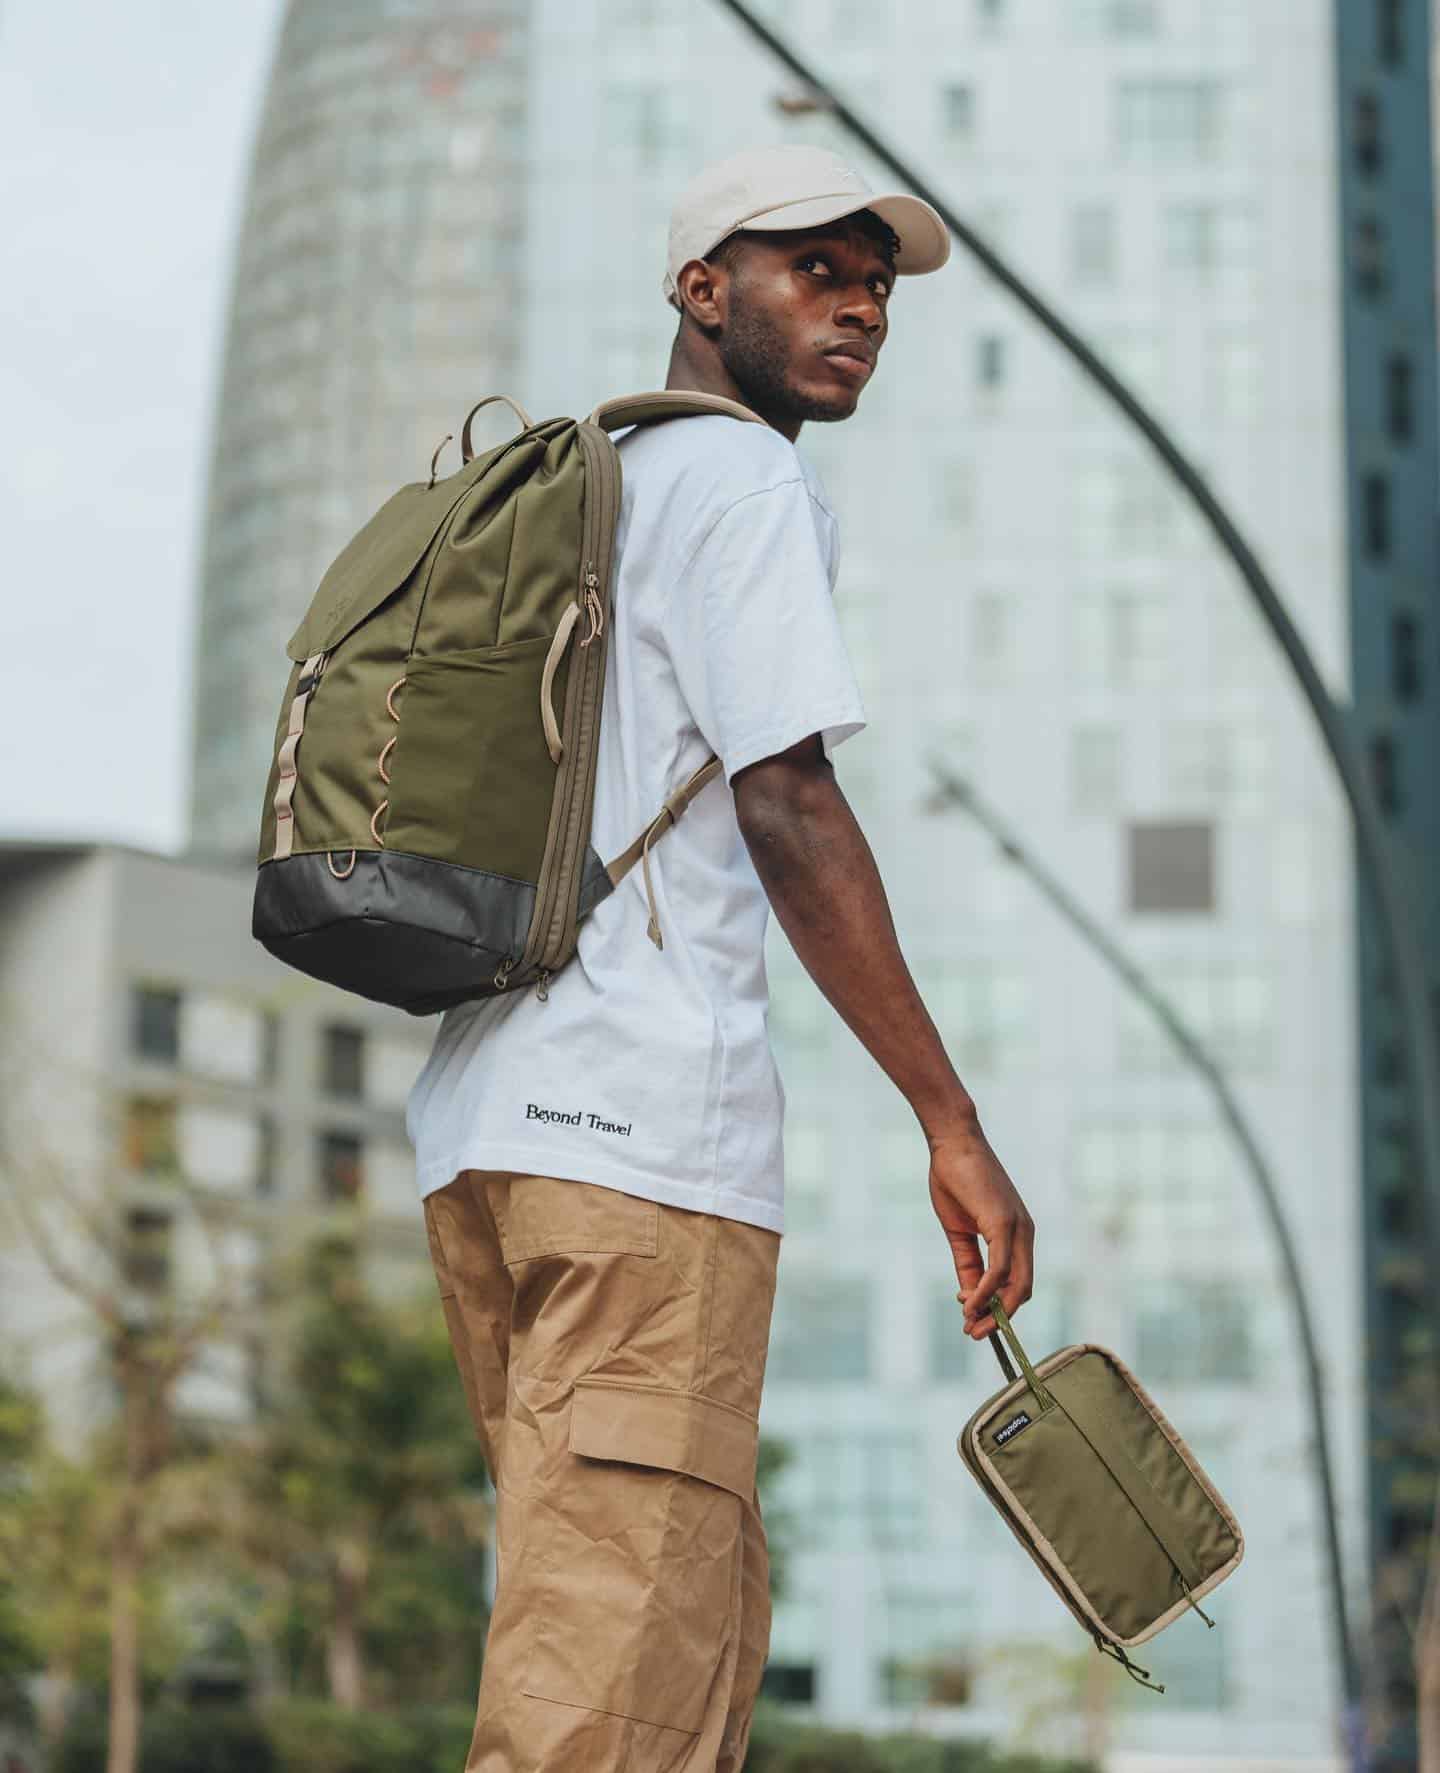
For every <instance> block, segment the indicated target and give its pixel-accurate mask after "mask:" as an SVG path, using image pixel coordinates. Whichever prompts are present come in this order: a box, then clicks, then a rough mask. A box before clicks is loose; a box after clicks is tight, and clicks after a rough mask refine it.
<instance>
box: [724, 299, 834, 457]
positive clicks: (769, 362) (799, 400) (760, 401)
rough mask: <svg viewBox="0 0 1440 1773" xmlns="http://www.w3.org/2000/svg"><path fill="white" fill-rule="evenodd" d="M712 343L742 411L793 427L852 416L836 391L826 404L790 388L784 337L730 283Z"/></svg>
mask: <svg viewBox="0 0 1440 1773" xmlns="http://www.w3.org/2000/svg"><path fill="white" fill-rule="evenodd" d="M717 342H718V345H719V350H720V361H721V362H722V363H723V364H724V365H725V368H726V369H727V370H728V371H729V373H730V375H731V377H732V379H733V380H734V382H735V385H736V386H737V387H738V388H739V390H740V392H741V393H742V394H743V395H744V396H745V403H746V405H747V406H749V407H751V408H753V410H754V411H756V412H758V413H761V414H762V415H763V416H765V417H766V418H768V419H771V420H774V419H780V420H782V421H783V422H786V423H793V424H802V423H803V422H804V421H805V420H806V419H813V420H815V421H816V423H817V424H822V425H823V424H828V423H834V422H836V421H837V420H840V419H848V418H849V417H850V415H851V413H853V412H854V410H855V404H854V402H853V401H850V402H848V403H847V402H846V400H845V396H844V395H843V394H842V393H841V392H839V391H838V390H837V391H836V395H835V399H834V400H833V401H826V400H825V399H824V398H823V397H821V396H819V395H815V394H803V393H801V392H800V391H799V389H797V388H794V387H792V386H791V384H790V382H789V380H788V379H787V370H788V367H789V360H788V357H787V353H786V349H785V338H784V334H783V333H782V332H781V331H780V329H779V327H778V326H776V324H775V323H774V321H772V320H771V319H770V318H769V317H768V316H767V315H766V314H765V313H764V312H763V311H762V310H760V309H758V308H755V307H752V306H751V304H750V303H749V302H747V301H746V300H745V298H744V297H743V295H741V293H740V290H739V287H738V285H737V282H736V280H735V279H734V278H733V277H732V278H731V281H730V315H729V324H728V325H727V326H726V328H725V330H724V332H723V333H721V335H720V337H719V340H718V341H717Z"/></svg>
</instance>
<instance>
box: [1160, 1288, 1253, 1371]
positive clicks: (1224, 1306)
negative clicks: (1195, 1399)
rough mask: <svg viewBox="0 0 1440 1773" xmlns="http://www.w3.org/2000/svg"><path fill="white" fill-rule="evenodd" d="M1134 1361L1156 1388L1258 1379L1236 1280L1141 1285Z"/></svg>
mask: <svg viewBox="0 0 1440 1773" xmlns="http://www.w3.org/2000/svg"><path fill="white" fill-rule="evenodd" d="M1138 1290H1139V1299H1138V1301H1137V1304H1136V1312H1135V1362H1136V1366H1137V1368H1138V1369H1139V1371H1140V1372H1142V1373H1144V1374H1145V1375H1146V1376H1147V1378H1153V1379H1154V1380H1155V1382H1156V1384H1157V1385H1161V1384H1167V1383H1168V1384H1172V1385H1217V1384H1228V1385H1240V1384H1244V1382H1245V1381H1246V1380H1248V1379H1252V1378H1254V1376H1255V1363H1254V1351H1253V1347H1252V1343H1251V1338H1250V1329H1249V1319H1248V1317H1247V1315H1246V1310H1245V1298H1244V1295H1243V1293H1242V1292H1241V1290H1240V1288H1238V1287H1237V1286H1236V1285H1235V1284H1234V1282H1232V1281H1224V1280H1191V1279H1188V1278H1186V1277H1182V1276H1178V1275H1171V1276H1168V1277H1166V1279H1165V1280H1163V1281H1161V1280H1156V1279H1151V1280H1148V1281H1146V1280H1142V1281H1141V1282H1140V1283H1139V1289H1138Z"/></svg>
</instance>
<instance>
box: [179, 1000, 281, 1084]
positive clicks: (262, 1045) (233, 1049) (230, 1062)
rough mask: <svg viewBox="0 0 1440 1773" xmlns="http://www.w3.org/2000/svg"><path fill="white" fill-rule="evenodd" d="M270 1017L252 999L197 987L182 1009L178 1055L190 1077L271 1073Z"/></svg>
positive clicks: (254, 1080)
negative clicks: (206, 991)
mask: <svg viewBox="0 0 1440 1773" xmlns="http://www.w3.org/2000/svg"><path fill="white" fill-rule="evenodd" d="M270 1021H271V1018H269V1017H267V1016H265V1015H263V1014H262V1013H261V1012H260V1011H259V1010H258V1009H256V1008H255V1007H254V1005H253V1004H248V1003H244V1002H238V1001H236V1000H235V999H232V998H227V997H222V996H219V995H212V994H210V993H204V992H195V993H191V994H190V995H188V996H187V997H186V999H185V1003H184V1006H183V1008H182V1010H181V1014H180V1059H181V1064H182V1066H183V1067H184V1069H185V1070H186V1071H187V1072H188V1073H189V1074H190V1075H191V1076H192V1077H205V1078H213V1079H214V1080H215V1081H216V1082H218V1083H236V1084H258V1083H260V1082H261V1081H262V1079H263V1078H264V1077H265V1076H266V1075H267V1072H266V1066H267V1062H268V1059H269V1056H270V1055H269V1052H268V1047H269V1044H270V1041H271V1039H272V1038H273V1037H272V1036H271V1035H270V1032H269V1028H268V1026H267V1024H268V1023H269V1022H270Z"/></svg>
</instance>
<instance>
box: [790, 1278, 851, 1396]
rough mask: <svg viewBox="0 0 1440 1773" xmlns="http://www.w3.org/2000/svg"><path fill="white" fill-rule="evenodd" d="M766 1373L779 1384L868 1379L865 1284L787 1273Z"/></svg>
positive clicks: (845, 1381)
mask: <svg viewBox="0 0 1440 1773" xmlns="http://www.w3.org/2000/svg"><path fill="white" fill-rule="evenodd" d="M765 1370H766V1373H767V1375H769V1377H771V1378H773V1379H775V1380H777V1381H779V1382H780V1383H781V1384H799V1385H839V1384H849V1383H853V1382H855V1381H857V1380H861V1379H868V1378H869V1376H870V1283H869V1281H868V1280H867V1279H866V1278H865V1277H864V1276H862V1275H854V1276H848V1277H847V1276H844V1275H803V1274H802V1275H792V1276H791V1278H790V1279H789V1280H787V1281H786V1283H785V1285H784V1287H783V1288H782V1289H781V1291H780V1295H779V1297H778V1299H777V1301H776V1310H775V1331H774V1334H773V1335H772V1337H771V1340H770V1353H769V1356H768V1358H767V1361H766V1368H765Z"/></svg>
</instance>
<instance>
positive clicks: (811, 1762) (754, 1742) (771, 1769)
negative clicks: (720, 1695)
mask: <svg viewBox="0 0 1440 1773" xmlns="http://www.w3.org/2000/svg"><path fill="white" fill-rule="evenodd" d="M745 1773H1094V1769H1093V1768H1092V1767H1091V1766H1090V1764H1089V1763H1088V1762H1083V1761H1057V1760H1053V1759H1050V1758H1049V1757H1048V1756H1045V1755H1032V1754H1018V1755H1017V1754H1008V1753H1006V1752H1005V1751H1004V1750H1002V1749H996V1748H992V1747H991V1746H990V1745H989V1744H988V1743H985V1742H967V1741H950V1742H941V1741H936V1740H934V1739H933V1738H930V1737H925V1736H863V1735H860V1734H859V1733H858V1732H850V1731H835V1730H825V1729H822V1728H820V1727H819V1726H816V1725H809V1724H797V1723H795V1722H793V1721H790V1720H787V1719H786V1717H785V1716H784V1714H783V1713H781V1712H779V1711H777V1710H776V1709H774V1708H773V1707H769V1706H764V1705H762V1706H761V1707H760V1709H759V1710H757V1712H756V1714H755V1722H754V1726H753V1729H752V1731H751V1736H750V1751H749V1753H748V1754H747V1756H746V1758H745Z"/></svg>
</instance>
